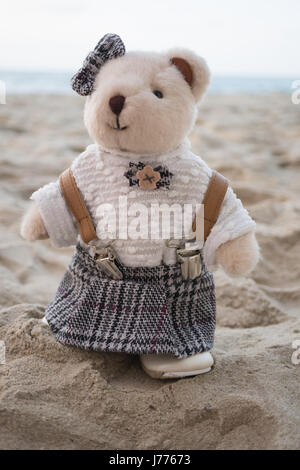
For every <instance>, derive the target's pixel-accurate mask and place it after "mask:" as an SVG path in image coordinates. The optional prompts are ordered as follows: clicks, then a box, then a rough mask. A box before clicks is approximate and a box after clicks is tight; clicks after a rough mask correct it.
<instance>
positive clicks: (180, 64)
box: [171, 57, 193, 86]
mask: <svg viewBox="0 0 300 470" xmlns="http://www.w3.org/2000/svg"><path fill="white" fill-rule="evenodd" d="M171 62H172V64H174V65H176V67H177V68H178V70H179V71H180V72H181V73H182V75H183V76H184V78H185V80H186V81H187V82H188V84H189V85H190V86H192V84H193V71H192V69H191V67H190V64H189V63H188V62H187V61H186V60H184V59H181V57H172V59H171Z"/></svg>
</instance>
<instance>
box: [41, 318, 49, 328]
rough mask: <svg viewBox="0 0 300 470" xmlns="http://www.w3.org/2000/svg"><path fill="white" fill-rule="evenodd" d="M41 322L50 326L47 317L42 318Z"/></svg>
mask: <svg viewBox="0 0 300 470" xmlns="http://www.w3.org/2000/svg"><path fill="white" fill-rule="evenodd" d="M41 322H42V323H43V324H44V325H47V326H49V323H48V322H47V320H46V317H43V318H42V319H41Z"/></svg>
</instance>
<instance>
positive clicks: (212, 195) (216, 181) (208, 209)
mask: <svg viewBox="0 0 300 470" xmlns="http://www.w3.org/2000/svg"><path fill="white" fill-rule="evenodd" d="M228 186H229V184H228V181H227V179H226V178H224V176H222V175H221V174H220V173H218V172H217V171H213V173H212V176H211V178H210V181H209V184H208V187H207V190H206V193H205V195H204V198H203V201H202V204H203V205H204V242H205V241H206V240H207V238H208V236H209V234H210V232H211V229H212V228H213V226H214V225H215V223H216V222H217V219H218V216H219V213H220V210H221V206H222V203H223V201H224V198H225V195H226V192H227V188H228ZM193 232H196V216H195V217H194V220H193Z"/></svg>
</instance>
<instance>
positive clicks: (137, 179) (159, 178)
mask: <svg viewBox="0 0 300 470" xmlns="http://www.w3.org/2000/svg"><path fill="white" fill-rule="evenodd" d="M124 176H125V177H126V178H127V179H128V180H129V186H134V185H138V186H139V188H140V189H144V190H154V189H159V188H164V189H169V187H170V183H171V179H172V177H173V173H171V172H170V171H169V170H168V168H167V167H166V166H165V165H158V166H157V167H155V168H152V166H151V165H145V164H144V163H142V162H137V163H135V162H134V163H133V162H130V163H129V169H128V171H126V173H124Z"/></svg>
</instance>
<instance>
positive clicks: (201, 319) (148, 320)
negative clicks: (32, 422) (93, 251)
mask: <svg viewBox="0 0 300 470" xmlns="http://www.w3.org/2000/svg"><path fill="white" fill-rule="evenodd" d="M119 268H120V270H121V271H122V272H123V279H122V280H121V281H115V280H111V279H109V278H107V277H106V276H105V274H103V272H102V271H101V269H100V268H99V266H98V265H97V263H96V262H95V261H94V260H93V259H92V258H91V256H90V255H89V254H88V253H87V252H86V251H85V250H84V249H83V248H82V247H81V246H79V245H78V246H77V249H76V252H75V255H74V257H73V259H72V261H71V263H70V266H69V268H68V270H67V272H66V273H65V275H64V277H63V279H62V281H61V284H60V286H59V288H58V291H57V293H56V296H55V298H54V300H53V301H52V302H51V303H50V305H49V306H48V308H47V310H46V318H47V321H48V323H49V325H50V327H51V329H52V331H53V332H54V334H55V335H56V337H57V339H58V341H60V342H61V343H63V344H66V345H72V346H77V347H79V348H84V349H89V350H94V351H115V352H126V353H132V354H142V353H146V354H150V353H163V354H172V355H174V356H176V357H178V358H182V357H186V356H189V355H192V354H196V353H198V352H202V351H206V350H209V349H211V348H212V346H213V340H214V331H215V313H216V302H215V288H214V281H213V276H212V274H211V273H209V272H208V271H207V270H206V268H204V270H203V272H202V274H201V276H199V277H198V278H197V279H195V280H193V281H190V280H189V281H184V280H183V278H182V276H181V269H180V265H179V264H176V265H172V266H166V265H161V266H157V267H153V268H142V267H138V268H129V267H124V266H119Z"/></svg>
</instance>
